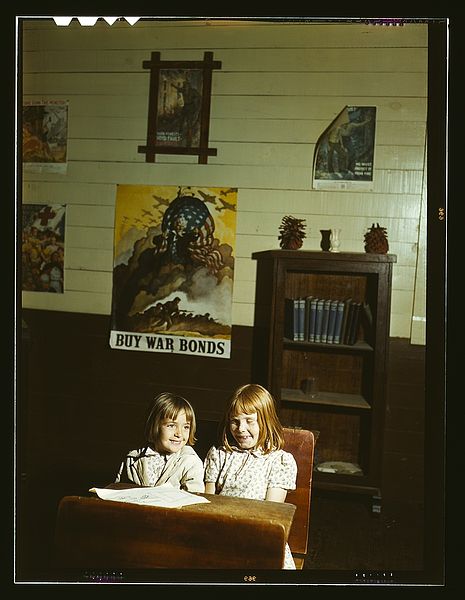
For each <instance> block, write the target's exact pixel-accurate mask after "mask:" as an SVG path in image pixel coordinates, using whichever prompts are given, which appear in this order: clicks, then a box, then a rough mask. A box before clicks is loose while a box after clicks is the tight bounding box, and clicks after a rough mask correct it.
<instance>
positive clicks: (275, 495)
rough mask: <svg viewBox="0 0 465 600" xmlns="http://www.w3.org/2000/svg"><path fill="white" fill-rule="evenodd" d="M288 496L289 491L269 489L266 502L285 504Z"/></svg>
mask: <svg viewBox="0 0 465 600" xmlns="http://www.w3.org/2000/svg"><path fill="white" fill-rule="evenodd" d="M207 485H208V484H207ZM286 496H287V490H283V489H282V488H268V490H267V492H266V497H265V500H271V501H272V502H284V501H285V500H286Z"/></svg>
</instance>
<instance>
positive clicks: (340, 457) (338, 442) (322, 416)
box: [280, 407, 360, 464]
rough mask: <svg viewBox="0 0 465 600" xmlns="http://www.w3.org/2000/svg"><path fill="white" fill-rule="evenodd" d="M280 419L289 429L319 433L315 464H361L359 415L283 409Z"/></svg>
mask: <svg viewBox="0 0 465 600" xmlns="http://www.w3.org/2000/svg"><path fill="white" fill-rule="evenodd" d="M280 418H281V421H282V423H283V424H285V425H286V426H289V427H302V428H304V429H310V430H312V431H318V439H317V442H316V446H315V458H316V461H315V464H319V463H322V462H326V461H344V462H352V463H356V464H360V457H359V445H360V417H359V416H358V415H350V414H342V413H329V412H326V411H318V410H311V411H306V410H302V409H300V410H299V409H294V408H292V407H291V408H287V407H281V409H280Z"/></svg>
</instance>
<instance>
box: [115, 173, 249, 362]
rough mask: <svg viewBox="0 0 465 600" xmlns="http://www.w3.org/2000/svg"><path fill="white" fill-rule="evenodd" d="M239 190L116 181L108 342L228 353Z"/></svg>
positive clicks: (218, 354)
mask: <svg viewBox="0 0 465 600" xmlns="http://www.w3.org/2000/svg"><path fill="white" fill-rule="evenodd" d="M236 205H237V189H236V188H229V187H195V186H187V187H184V186H180V187H177V186H149V185H118V187H117V193H116V208H115V233H114V262H113V293H112V316H111V332H110V347H111V348H114V349H120V350H136V351H137V350H139V351H145V352H172V353H176V354H191V355H202V356H209V357H213V358H229V357H230V352H231V326H232V316H231V313H232V296H233V283H234V253H235V236H236Z"/></svg>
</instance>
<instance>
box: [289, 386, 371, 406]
mask: <svg viewBox="0 0 465 600" xmlns="http://www.w3.org/2000/svg"><path fill="white" fill-rule="evenodd" d="M281 402H302V403H303V404H315V405H321V406H334V407H336V408H337V407H341V408H354V409H360V410H370V409H371V406H370V405H369V404H368V402H367V401H366V400H365V398H363V396H360V395H359V394H335V393H334V392H318V393H317V394H316V395H315V396H314V397H312V396H310V395H309V394H305V393H304V392H303V391H301V390H294V389H289V388H283V389H281Z"/></svg>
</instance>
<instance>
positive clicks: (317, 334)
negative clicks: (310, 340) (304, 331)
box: [315, 298, 325, 342]
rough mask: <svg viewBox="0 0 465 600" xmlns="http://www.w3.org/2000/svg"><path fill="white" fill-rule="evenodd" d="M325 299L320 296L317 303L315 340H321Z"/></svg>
mask: <svg viewBox="0 0 465 600" xmlns="http://www.w3.org/2000/svg"><path fill="white" fill-rule="evenodd" d="M324 302H325V301H324V300H323V299H322V298H320V299H319V300H318V302H317V305H316V320H315V342H321V325H322V322H323V304H324Z"/></svg>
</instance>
